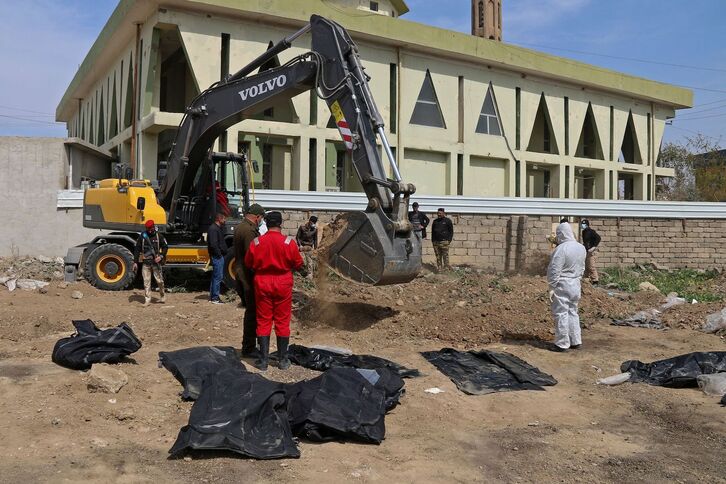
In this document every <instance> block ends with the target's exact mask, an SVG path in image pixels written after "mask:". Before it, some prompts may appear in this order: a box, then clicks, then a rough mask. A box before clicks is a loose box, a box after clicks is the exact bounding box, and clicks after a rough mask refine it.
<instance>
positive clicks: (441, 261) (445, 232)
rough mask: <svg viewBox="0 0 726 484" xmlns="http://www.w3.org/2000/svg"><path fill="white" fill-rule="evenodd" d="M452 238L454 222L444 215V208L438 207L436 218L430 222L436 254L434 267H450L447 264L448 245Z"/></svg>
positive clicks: (440, 268) (439, 268)
mask: <svg viewBox="0 0 726 484" xmlns="http://www.w3.org/2000/svg"><path fill="white" fill-rule="evenodd" d="M453 238H454V224H453V223H452V222H451V219H450V218H449V217H447V216H446V210H444V209H443V208H439V209H438V211H437V212H436V218H435V219H434V221H433V223H432V224H431V242H432V244H433V246H434V253H435V254H436V268H437V269H438V270H442V269H451V266H450V265H449V245H450V244H451V241H452V240H453Z"/></svg>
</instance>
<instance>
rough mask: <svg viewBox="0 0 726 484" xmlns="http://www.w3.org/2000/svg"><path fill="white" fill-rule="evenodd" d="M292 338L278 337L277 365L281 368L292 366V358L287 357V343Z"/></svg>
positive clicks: (285, 368)
mask: <svg viewBox="0 0 726 484" xmlns="http://www.w3.org/2000/svg"><path fill="white" fill-rule="evenodd" d="M288 343H290V338H283V337H282V336H278V337H277V367H278V368H279V369H281V370H287V369H288V368H290V360H289V359H288V358H287V345H288Z"/></svg>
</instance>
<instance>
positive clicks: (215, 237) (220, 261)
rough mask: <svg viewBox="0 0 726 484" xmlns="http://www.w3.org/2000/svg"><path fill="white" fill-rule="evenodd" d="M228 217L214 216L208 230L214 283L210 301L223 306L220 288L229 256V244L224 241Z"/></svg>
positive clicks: (208, 246) (222, 215) (210, 289)
mask: <svg viewBox="0 0 726 484" xmlns="http://www.w3.org/2000/svg"><path fill="white" fill-rule="evenodd" d="M226 220H227V217H225V215H224V214H223V213H219V212H218V213H217V214H216V215H215V216H214V223H213V224H212V225H210V226H209V229H207V249H208V251H209V259H210V262H211V264H212V282H211V283H210V285H209V301H210V302H211V303H213V304H222V301H220V299H219V291H220V286H221V284H222V277H223V276H224V256H225V255H227V243H226V242H225V241H224V232H223V231H222V227H223V226H224V223H225V221H226Z"/></svg>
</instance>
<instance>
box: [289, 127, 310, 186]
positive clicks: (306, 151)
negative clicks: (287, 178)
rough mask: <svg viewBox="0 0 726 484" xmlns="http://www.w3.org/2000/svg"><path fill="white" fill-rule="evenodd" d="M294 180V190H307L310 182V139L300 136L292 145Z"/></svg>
mask: <svg viewBox="0 0 726 484" xmlns="http://www.w3.org/2000/svg"><path fill="white" fill-rule="evenodd" d="M291 176H292V180H291V182H290V186H291V187H292V189H293V190H307V189H308V184H309V180H310V137H308V136H300V137H299V138H295V139H294V140H293V145H292V173H291Z"/></svg>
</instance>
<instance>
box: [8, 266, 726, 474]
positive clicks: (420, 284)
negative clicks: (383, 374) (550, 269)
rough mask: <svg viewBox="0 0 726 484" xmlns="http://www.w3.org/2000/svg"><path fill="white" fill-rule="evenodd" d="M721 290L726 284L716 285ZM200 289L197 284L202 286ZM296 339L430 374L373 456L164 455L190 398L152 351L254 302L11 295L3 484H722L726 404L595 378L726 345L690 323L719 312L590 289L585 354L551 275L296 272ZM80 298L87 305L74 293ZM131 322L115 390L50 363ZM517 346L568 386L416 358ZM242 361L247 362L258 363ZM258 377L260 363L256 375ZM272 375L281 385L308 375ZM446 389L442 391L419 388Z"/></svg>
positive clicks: (231, 333) (415, 387)
mask: <svg viewBox="0 0 726 484" xmlns="http://www.w3.org/2000/svg"><path fill="white" fill-rule="evenodd" d="M720 283H722V284H723V287H726V283H725V282H724V281H721V282H720ZM202 285H203V284H202ZM296 287H297V288H298V292H297V293H296V295H295V306H296V318H295V322H294V329H293V340H294V341H295V342H298V343H302V344H307V345H310V344H327V345H334V346H340V347H347V348H350V349H352V350H353V351H355V352H357V353H371V354H376V355H380V356H383V357H387V358H389V359H392V360H394V361H397V362H399V363H401V364H404V365H406V366H408V367H411V368H418V369H420V370H421V371H422V372H423V373H424V376H423V377H421V378H416V379H410V380H406V394H405V396H404V397H403V399H402V404H401V405H400V406H399V407H397V408H396V409H395V410H393V411H392V412H391V413H389V414H388V416H387V417H386V427H387V434H386V440H385V441H384V442H383V444H381V445H380V446H374V445H360V444H353V443H346V444H337V443H327V444H312V443H308V442H301V444H300V449H301V452H302V457H301V458H300V459H298V460H276V461H254V460H250V459H244V458H240V457H238V456H236V455H235V454H231V453H211V454H210V453H207V454H203V453H197V454H193V455H191V456H188V457H186V458H183V459H169V458H168V457H167V456H168V454H167V451H168V450H169V448H170V447H171V445H172V443H173V442H174V440H175V438H176V435H177V432H178V431H179V429H180V428H181V427H182V426H183V425H185V424H186V422H187V418H188V415H189V411H190V409H191V405H192V404H191V403H188V402H183V401H181V400H180V398H179V396H178V394H179V392H180V390H181V387H180V385H179V384H178V383H177V382H176V380H175V379H174V378H173V377H172V375H171V374H170V373H169V372H167V371H166V370H164V369H162V368H159V367H158V365H157V355H158V352H159V351H168V350H175V349H180V348H186V347H190V346H195V345H232V346H235V347H238V346H239V344H240V340H241V332H242V329H241V323H242V316H243V314H244V309H242V308H239V307H237V304H236V303H235V302H230V303H228V304H225V305H219V306H217V305H211V304H209V303H208V302H207V301H206V299H207V294H206V293H205V292H202V291H195V292H179V293H172V294H170V295H169V296H168V297H167V303H166V304H165V305H161V304H154V305H152V306H151V307H148V308H143V307H141V303H142V302H143V297H142V295H141V291H140V290H139V289H136V290H133V291H126V292H117V293H111V292H102V291H99V290H96V289H94V288H92V287H91V286H89V285H88V284H86V283H77V284H72V285H70V286H67V287H64V285H63V284H62V283H59V282H58V281H54V282H52V283H51V285H50V286H49V287H48V291H47V293H45V294H42V293H39V292H37V291H36V292H27V291H21V290H16V291H14V292H12V293H11V292H8V291H7V290H6V289H5V288H4V287H2V286H0V394H1V395H2V398H0V429H3V430H2V432H1V435H2V439H1V441H0V455H2V456H3V458H2V459H0V476H2V478H1V480H2V481H3V482H66V481H70V482H77V481H86V482H156V483H161V482H242V481H252V482H287V481H298V482H310V481H317V482H341V481H359V482H543V481H560V482H613V481H618V482H622V481H628V482H663V481H678V482H697V481H702V482H726V459H724V458H723V449H724V448H726V426H724V424H726V408H722V407H721V406H719V405H718V404H717V401H718V399H717V398H715V397H709V396H706V395H704V394H703V393H702V392H701V391H699V390H698V389H680V390H676V389H667V388H658V387H651V386H648V385H643V384H629V383H626V384H624V385H620V386H617V387H605V386H598V385H596V384H595V381H596V380H597V379H598V378H601V377H604V376H609V375H612V374H615V373H619V366H620V363H621V362H623V361H625V360H629V359H640V360H643V361H652V360H655V359H661V358H664V357H670V356H675V355H678V354H682V353H687V352H691V351H706V350H722V351H723V350H726V343H725V342H724V339H723V337H722V336H719V335H709V334H704V333H701V332H699V331H696V330H694V328H697V327H698V326H700V324H702V322H703V318H704V316H705V315H706V314H708V313H710V312H713V311H714V310H716V309H720V308H721V304H718V303H714V304H703V305H693V306H691V305H687V306H679V307H676V308H673V309H671V310H669V311H668V312H667V313H666V314H665V315H664V319H665V321H666V324H667V325H668V326H669V327H670V329H669V330H667V331H656V330H648V329H636V328H626V327H614V326H610V325H609V319H610V318H611V317H620V316H625V315H627V314H630V313H632V312H634V311H636V310H641V309H645V308H648V307H652V306H654V305H656V304H658V303H659V302H660V300H661V299H662V297H660V296H658V295H653V294H642V293H638V294H635V295H629V294H621V293H617V292H614V291H612V290H607V289H600V288H592V287H590V286H586V287H585V290H584V295H583V301H582V317H583V326H584V330H583V338H584V348H583V349H582V350H580V351H572V352H569V353H565V354H558V353H552V352H549V351H547V350H545V349H544V348H543V342H545V341H549V340H550V339H551V337H552V322H551V319H550V316H549V314H548V303H547V299H546V283H545V281H544V279H543V278H538V277H509V278H506V277H501V276H495V275H487V274H481V273H478V272H477V271H473V270H469V269H466V270H460V271H457V272H456V273H451V274H432V273H429V272H425V273H424V274H423V275H422V276H421V277H419V278H418V279H416V280H415V281H414V282H412V283H410V284H407V285H402V286H391V287H382V288H372V287H363V286H358V285H354V284H351V283H348V282H344V281H340V280H333V281H330V282H329V284H328V286H327V289H326V291H325V294H321V293H318V291H316V290H315V288H314V287H312V283H311V282H310V281H307V280H305V281H303V280H298V283H297V285H296ZM75 290H80V291H81V292H82V293H83V298H82V299H73V298H72V297H71V293H72V292H73V291H75ZM85 318H90V319H93V320H94V321H95V322H96V323H97V324H98V325H99V326H100V327H106V326H115V325H117V324H119V323H120V322H122V321H126V322H128V323H129V324H130V325H131V326H132V327H133V329H134V331H135V332H136V333H137V335H139V337H140V338H141V339H142V341H143V347H142V348H141V350H140V351H139V352H137V353H136V354H134V355H133V359H131V360H129V362H127V363H124V364H121V365H119V368H121V369H122V370H123V371H124V372H125V373H127V374H128V376H129V383H128V384H127V385H126V386H125V387H123V388H122V389H121V391H120V392H119V393H118V394H105V393H90V392H89V391H88V390H87V388H86V383H85V376H84V373H83V372H77V371H71V370H66V369H63V368H61V367H58V366H56V365H54V364H53V363H52V362H51V359H50V354H51V351H52V348H53V345H54V344H55V342H56V341H57V340H58V339H59V338H61V337H65V336H68V335H69V334H71V333H72V325H71V320H73V319H85ZM442 347H455V348H460V349H469V348H484V347H486V348H492V349H495V350H503V351H509V352H511V353H513V354H515V355H517V356H519V357H521V358H523V359H525V360H526V361H528V362H529V363H531V364H533V365H535V366H537V367H539V368H540V369H542V370H543V371H545V372H547V373H550V374H552V375H553V376H555V377H556V378H557V380H558V381H559V383H558V384H557V385H556V386H554V387H548V388H547V390H546V391H543V392H536V391H528V392H511V393H498V394H490V395H485V396H467V395H465V394H463V393H460V392H459V391H457V389H456V387H455V386H454V384H453V383H452V382H451V381H449V380H448V379H447V378H446V377H445V376H443V375H442V374H441V373H439V372H438V371H437V370H436V369H435V368H434V367H433V366H431V365H429V364H428V363H427V362H426V361H425V360H424V359H423V358H422V357H421V356H420V355H419V352H420V351H425V350H436V349H440V348H442ZM247 366H248V368H250V369H251V368H252V367H251V365H250V364H247ZM253 371H254V370H253ZM314 375H315V373H314V372H311V371H308V370H305V369H302V368H299V367H294V366H293V368H292V369H291V370H290V371H288V372H281V371H279V370H277V369H275V368H273V369H271V370H270V371H268V373H267V377H268V378H271V379H277V380H279V381H296V380H300V379H303V378H310V377H312V376H314ZM430 387H439V388H441V389H442V390H444V393H440V394H437V395H433V394H429V393H425V392H424V390H425V389H427V388H430Z"/></svg>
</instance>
